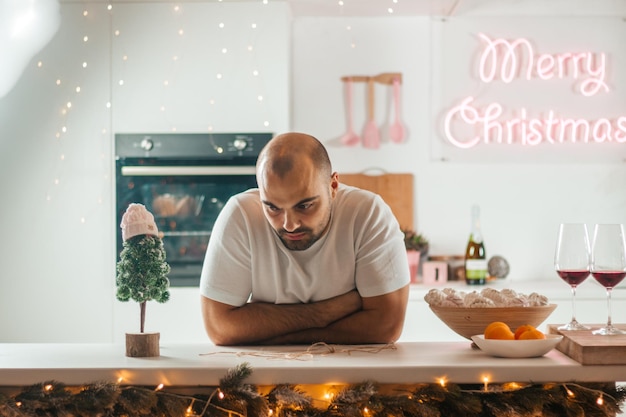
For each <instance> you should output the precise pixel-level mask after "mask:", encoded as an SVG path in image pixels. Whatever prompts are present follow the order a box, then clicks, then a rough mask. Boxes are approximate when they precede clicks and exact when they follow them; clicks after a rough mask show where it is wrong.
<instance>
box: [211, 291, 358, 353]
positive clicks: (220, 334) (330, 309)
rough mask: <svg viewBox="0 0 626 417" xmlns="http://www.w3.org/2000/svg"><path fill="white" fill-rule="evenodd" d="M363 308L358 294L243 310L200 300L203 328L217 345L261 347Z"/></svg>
mask: <svg viewBox="0 0 626 417" xmlns="http://www.w3.org/2000/svg"><path fill="white" fill-rule="evenodd" d="M361 307H362V305H361V297H360V296H359V294H358V293H357V292H356V291H350V292H348V293H346V294H343V295H339V296H337V297H334V298H330V299H328V300H323V301H318V302H314V303H307V304H271V303H247V304H244V305H243V306H240V307H236V306H231V305H228V304H224V303H220V302H218V301H215V300H211V299H209V298H207V297H204V296H201V308H202V317H203V319H204V327H205V329H206V332H207V334H208V335H209V337H210V338H211V340H212V341H213V343H215V344H216V345H246V344H248V345H249V344H261V343H263V341H265V340H271V339H273V338H277V337H281V336H284V335H287V334H291V333H297V332H300V331H303V330H307V329H315V328H325V327H327V326H328V325H330V324H331V323H334V322H337V321H338V320H341V319H342V318H343V317H346V316H349V315H351V314H353V313H355V312H357V311H359V310H361Z"/></svg>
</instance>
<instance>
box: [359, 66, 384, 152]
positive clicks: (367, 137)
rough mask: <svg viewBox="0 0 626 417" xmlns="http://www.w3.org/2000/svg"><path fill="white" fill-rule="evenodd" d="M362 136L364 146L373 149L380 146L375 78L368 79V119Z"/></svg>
mask: <svg viewBox="0 0 626 417" xmlns="http://www.w3.org/2000/svg"><path fill="white" fill-rule="evenodd" d="M362 136H363V146H364V147H366V148H371V149H377V148H378V147H380V132H379V131H378V126H377V125H376V119H375V117H374V78H370V79H368V81H367V121H366V122H365V127H364V128H363V135H362Z"/></svg>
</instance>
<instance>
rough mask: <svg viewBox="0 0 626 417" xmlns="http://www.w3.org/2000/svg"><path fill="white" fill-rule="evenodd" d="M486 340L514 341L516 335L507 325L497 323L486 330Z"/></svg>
mask: <svg viewBox="0 0 626 417" xmlns="http://www.w3.org/2000/svg"><path fill="white" fill-rule="evenodd" d="M484 336H485V339H500V340H514V339H515V334H514V333H513V332H512V331H511V328H510V327H509V326H508V324H506V323H502V322H495V323H491V324H490V325H489V326H487V328H486V329H485V334H484Z"/></svg>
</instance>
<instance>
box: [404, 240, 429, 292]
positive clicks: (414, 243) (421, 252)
mask: <svg viewBox="0 0 626 417" xmlns="http://www.w3.org/2000/svg"><path fill="white" fill-rule="evenodd" d="M402 232H403V233H404V247H405V248H406V255H407V260H408V262H409V271H410V274H411V282H412V283H415V282H417V271H418V268H419V264H420V258H421V257H422V256H424V257H425V256H426V255H428V248H429V244H428V239H426V237H424V235H422V234H421V233H417V232H416V231H415V230H412V229H408V228H405V229H402Z"/></svg>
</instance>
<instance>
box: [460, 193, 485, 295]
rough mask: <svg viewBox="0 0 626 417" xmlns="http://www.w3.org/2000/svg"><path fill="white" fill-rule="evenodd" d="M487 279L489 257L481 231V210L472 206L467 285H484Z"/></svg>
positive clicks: (466, 252) (466, 273)
mask: <svg viewBox="0 0 626 417" xmlns="http://www.w3.org/2000/svg"><path fill="white" fill-rule="evenodd" d="M486 278H487V256H486V254H485V245H484V243H483V235H482V233H481V231H480V208H479V207H478V206H476V205H475V206H472V230H471V233H470V237H469V241H468V242H467V248H466V249H465V283H466V284H468V285H483V284H485V280H486Z"/></svg>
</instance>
